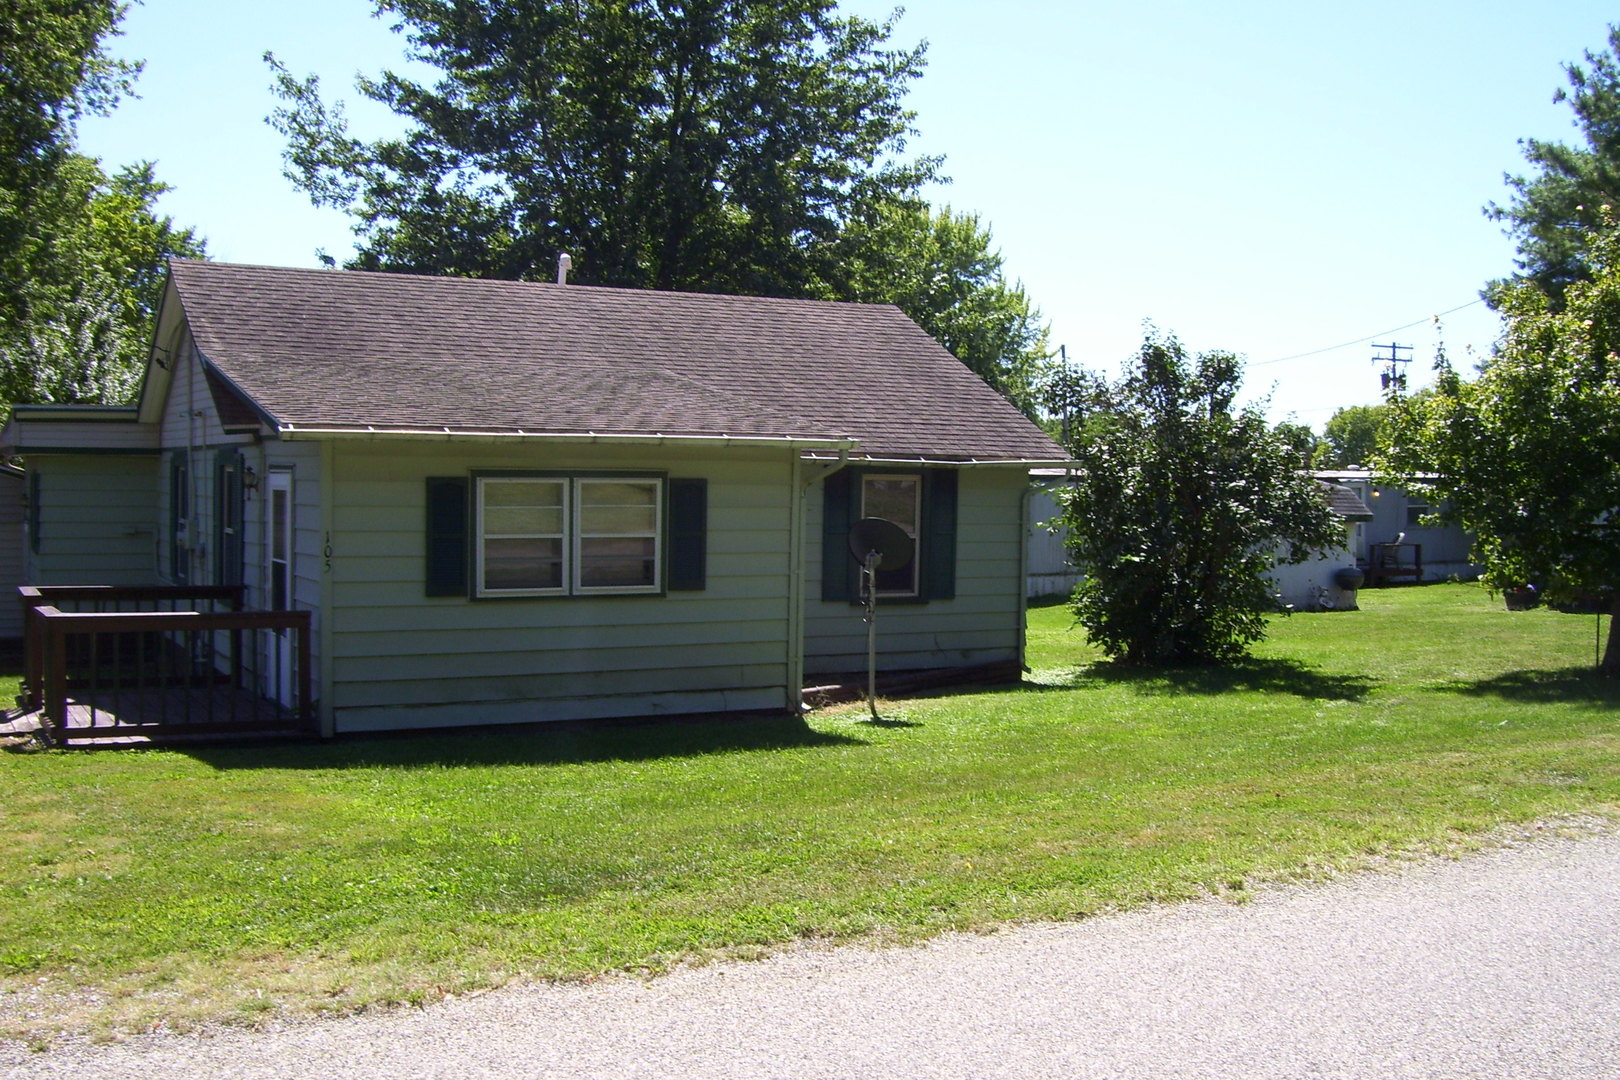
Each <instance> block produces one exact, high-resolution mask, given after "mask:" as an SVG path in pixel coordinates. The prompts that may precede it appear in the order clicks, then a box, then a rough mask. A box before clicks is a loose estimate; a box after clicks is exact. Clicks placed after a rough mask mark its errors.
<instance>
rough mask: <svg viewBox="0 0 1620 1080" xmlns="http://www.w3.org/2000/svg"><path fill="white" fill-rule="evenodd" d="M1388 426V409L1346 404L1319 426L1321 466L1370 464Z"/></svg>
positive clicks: (1382, 406) (1339, 466)
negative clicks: (1320, 430) (1320, 433)
mask: <svg viewBox="0 0 1620 1080" xmlns="http://www.w3.org/2000/svg"><path fill="white" fill-rule="evenodd" d="M1388 427H1389V409H1388V407H1387V406H1384V405H1347V406H1345V407H1344V408H1342V409H1339V410H1338V411H1336V412H1335V413H1334V414H1333V415H1332V416H1331V417H1329V418H1328V422H1327V423H1326V424H1324V425H1322V445H1323V448H1324V449H1323V455H1322V463H1323V464H1324V465H1326V466H1329V467H1330V468H1336V469H1347V468H1351V467H1353V466H1356V467H1359V466H1367V465H1371V464H1372V460H1373V455H1374V454H1375V453H1376V452H1377V451H1378V449H1379V447H1380V446H1382V445H1383V442H1384V439H1385V438H1386V431H1387V429H1388Z"/></svg>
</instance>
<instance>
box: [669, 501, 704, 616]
mask: <svg viewBox="0 0 1620 1080" xmlns="http://www.w3.org/2000/svg"><path fill="white" fill-rule="evenodd" d="M708 532H709V482H708V481H707V480H705V479H702V478H691V479H671V480H670V482H669V590H670V591H671V592H696V591H699V590H701V589H702V588H703V587H704V586H705V585H706V584H707V583H708V556H709V542H708Z"/></svg>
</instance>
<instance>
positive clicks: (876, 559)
mask: <svg viewBox="0 0 1620 1080" xmlns="http://www.w3.org/2000/svg"><path fill="white" fill-rule="evenodd" d="M882 561H883V556H882V554H881V553H879V552H877V551H868V552H867V553H866V557H865V558H864V559H862V560H861V600H862V602H863V603H864V604H865V605H866V612H865V614H864V615H862V616H861V618H862V620H863V621H864V622H865V623H866V707H867V708H868V709H870V710H871V712H872V719H873V720H876V719H878V711H877V569H878V564H880V563H881V562H882Z"/></svg>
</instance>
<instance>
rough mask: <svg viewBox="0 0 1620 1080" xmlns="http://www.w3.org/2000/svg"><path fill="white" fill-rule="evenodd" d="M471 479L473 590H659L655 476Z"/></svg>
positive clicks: (659, 508) (659, 499)
mask: <svg viewBox="0 0 1620 1080" xmlns="http://www.w3.org/2000/svg"><path fill="white" fill-rule="evenodd" d="M477 484H478V486H477V503H476V507H477V524H476V528H475V534H474V535H475V537H476V545H475V546H476V551H475V560H476V566H477V577H476V588H475V591H476V593H477V595H479V596H562V595H589V594H597V593H652V592H658V591H659V590H660V588H661V565H660V562H661V559H660V551H661V536H660V529H661V524H662V521H663V482H662V481H661V480H659V479H656V478H651V477H531V476H482V477H479V478H478V481H477Z"/></svg>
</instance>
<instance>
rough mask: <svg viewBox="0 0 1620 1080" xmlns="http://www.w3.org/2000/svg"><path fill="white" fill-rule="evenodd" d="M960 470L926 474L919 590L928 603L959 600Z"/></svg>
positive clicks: (919, 554) (920, 541)
mask: <svg viewBox="0 0 1620 1080" xmlns="http://www.w3.org/2000/svg"><path fill="white" fill-rule="evenodd" d="M956 476H957V474H956V470H955V469H929V470H927V471H926V472H924V473H923V500H922V502H923V519H922V528H921V533H922V535H921V536H920V537H918V540H917V546H918V548H919V549H920V550H919V551H918V553H917V554H918V557H919V558H921V559H922V565H921V566H920V567H918V571H919V573H920V575H921V580H920V581H919V582H918V583H917V584H918V591H919V592H920V593H921V594H922V599H924V600H954V599H955V598H956Z"/></svg>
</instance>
